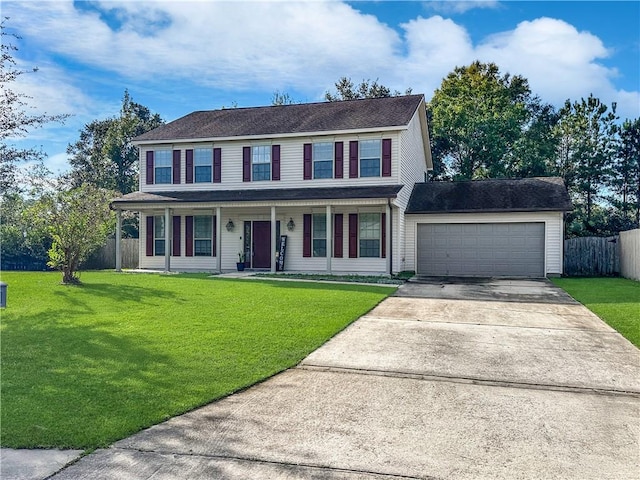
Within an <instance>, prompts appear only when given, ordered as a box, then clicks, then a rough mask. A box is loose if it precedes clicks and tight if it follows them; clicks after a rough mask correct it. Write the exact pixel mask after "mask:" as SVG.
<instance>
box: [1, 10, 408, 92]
mask: <svg viewBox="0 0 640 480" xmlns="http://www.w3.org/2000/svg"><path fill="white" fill-rule="evenodd" d="M99 5H100V6H101V8H102V9H104V11H105V12H107V13H108V14H114V13H115V12H117V15H118V18H119V19H120V21H122V22H124V23H122V26H121V28H120V29H119V30H116V31H114V30H112V29H110V28H109V27H108V26H107V25H106V24H105V23H104V22H103V21H102V20H101V19H100V16H99V15H98V13H96V12H93V11H91V12H86V11H84V12H81V11H78V10H76V9H75V8H74V7H73V5H72V4H71V3H70V2H56V3H52V4H47V8H46V11H44V12H43V10H45V9H43V8H42V5H39V4H38V3H37V2H32V3H22V4H20V6H21V9H20V10H21V13H22V14H23V15H22V16H20V15H19V18H18V23H19V28H20V30H21V31H24V34H25V35H29V36H34V37H37V38H40V39H43V40H44V39H46V42H47V48H48V49H51V50H53V51H55V52H56V53H59V54H62V55H65V56H67V57H69V58H72V59H74V60H76V61H78V62H82V63H83V64H88V65H92V66H95V67H99V68H102V69H106V70H109V71H113V72H116V73H118V74H120V75H123V76H125V77H129V78H135V79H138V80H140V79H148V80H149V81H151V82H153V81H154V78H155V77H156V76H158V75H161V76H163V77H164V78H167V77H168V78H174V79H189V80H190V81H195V82H196V83H200V84H204V85H211V86H214V87H218V88H229V89H242V88H255V87H256V86H258V87H265V88H266V87H269V88H270V87H272V86H273V85H274V82H277V83H278V84H279V85H281V86H286V85H296V86H303V85H305V84H306V85H313V84H314V83H316V84H317V79H318V78H321V79H324V78H327V77H329V78H336V76H339V75H344V74H351V75H354V76H367V75H370V72H371V71H372V70H378V69H381V68H383V67H386V65H387V64H386V63H385V60H387V59H389V58H391V57H393V55H394V52H395V50H396V49H397V48H399V46H400V44H399V37H398V34H397V33H396V32H395V31H394V30H393V29H391V28H390V27H387V26H385V25H384V24H382V23H380V22H379V21H378V20H377V19H376V18H375V17H373V16H370V15H363V14H361V13H360V12H358V11H357V10H355V9H353V8H352V7H350V6H348V5H346V4H344V3H340V2H330V3H324V2H306V3H277V2H257V3H254V2H251V3H245V2H242V3H232V2H208V3H201V2H184V3H183V2H157V3H155V4H150V3H147V2H145V3H136V2H102V3H100V4H99ZM150 12H153V13H150ZM149 15H151V17H153V18H166V19H170V21H167V22H165V24H164V25H163V26H161V27H158V28H159V30H156V31H155V32H153V33H149V30H150V29H149V28H147V27H148V26H149V23H148V22H147V21H146V20H147V19H148V18H149ZM33 16H36V17H38V21H37V22H33V21H31V20H29V19H31V18H32V17H33ZM12 21H13V20H12ZM142 23H144V24H145V25H146V26H147V27H145V28H142V29H141V28H140V25H141V24H142ZM140 31H143V32H144V34H141V33H140ZM345 66H348V67H349V72H345V71H344V69H345Z"/></svg>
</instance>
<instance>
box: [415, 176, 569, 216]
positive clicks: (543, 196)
mask: <svg viewBox="0 0 640 480" xmlns="http://www.w3.org/2000/svg"><path fill="white" fill-rule="evenodd" d="M571 210H573V205H572V204H571V200H570V199H569V193H568V192H567V188H566V187H565V185H564V182H563V181H562V178H559V177H536V178H521V179H491V180H470V181H462V182H428V183H417V184H415V186H414V188H413V191H412V192H411V198H410V199H409V205H408V206H407V211H406V213H483V212H533V211H561V212H567V211H571Z"/></svg>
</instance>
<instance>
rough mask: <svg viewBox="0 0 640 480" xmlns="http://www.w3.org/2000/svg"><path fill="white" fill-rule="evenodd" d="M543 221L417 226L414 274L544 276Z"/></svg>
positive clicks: (423, 224)
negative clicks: (415, 267) (415, 268)
mask: <svg viewBox="0 0 640 480" xmlns="http://www.w3.org/2000/svg"><path fill="white" fill-rule="evenodd" d="M544 239H545V224H544V223H543V222H517V223H516V222H513V223H421V224H418V225H417V252H418V258H417V273H418V274H420V275H435V276H441V275H446V276H449V275H451V276H482V277H495V276H517V277H544V274H545V268H544V258H545V255H544Z"/></svg>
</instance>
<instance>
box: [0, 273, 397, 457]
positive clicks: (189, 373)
mask: <svg viewBox="0 0 640 480" xmlns="http://www.w3.org/2000/svg"><path fill="white" fill-rule="evenodd" d="M60 279H61V276H60V274H59V273H39V272H3V274H2V281H4V282H6V283H7V284H8V301H7V305H8V306H7V308H6V309H5V310H2V311H1V313H0V315H1V319H0V328H1V330H0V335H1V337H0V338H1V342H2V344H1V352H0V357H1V358H0V360H1V362H2V363H1V365H2V372H1V373H2V377H1V380H2V383H1V391H0V395H1V398H0V401H1V405H2V408H1V412H0V417H1V418H0V419H1V424H0V425H1V429H0V440H1V445H2V446H3V447H14V448H19V447H58V448H81V449H92V448H96V447H101V446H106V445H108V444H110V443H112V442H114V441H116V440H118V439H120V438H123V437H126V436H128V435H130V434H132V433H134V432H136V431H139V430H140V429H143V428H145V427H148V426H150V425H153V424H156V423H159V422H161V421H163V420H166V419H168V418H170V417H172V416H175V415H177V414H180V413H183V412H186V411H188V410H191V409H193V408H195V407H197V406H199V405H203V404H206V403H208V402H211V401H212V400H214V399H217V398H220V397H222V396H225V395H228V394H230V393H232V392H234V391H236V390H239V389H242V388H244V387H247V386H248V385H251V384H254V383H256V382H258V381H260V380H263V379H265V378H268V377H270V376H272V375H274V374H275V373H277V372H280V371H282V370H284V369H286V368H289V367H291V366H294V365H296V364H297V363H298V362H299V361H300V360H302V359H303V358H304V357H305V356H306V355H307V354H309V353H310V352H311V351H313V350H315V349H316V348H317V347H319V346H320V345H322V344H323V343H324V342H326V341H327V340H328V339H329V338H331V337H332V336H333V335H335V334H336V333H337V332H339V331H340V330H342V329H343V328H344V327H346V326H347V325H348V324H349V323H351V322H352V321H353V320H355V319H356V318H358V317H359V316H360V315H362V314H364V313H365V312H367V311H368V310H370V309H371V308H372V307H373V306H375V305H376V304H377V303H379V302H380V301H381V300H382V299H383V298H385V297H386V296H387V295H389V294H390V293H392V292H393V291H394V289H392V288H388V287H382V286H379V287H378V286H363V285H335V284H331V285H327V284H317V283H300V282H281V281H248V280H225V279H216V278H208V277H206V276H205V275H166V276H165V275H150V274H117V273H113V272H86V273H83V274H82V277H81V280H82V282H83V285H81V286H71V287H69V286H62V285H60V284H59V282H60Z"/></svg>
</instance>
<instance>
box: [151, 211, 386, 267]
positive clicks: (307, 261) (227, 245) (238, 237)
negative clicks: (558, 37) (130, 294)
mask: <svg viewBox="0 0 640 480" xmlns="http://www.w3.org/2000/svg"><path fill="white" fill-rule="evenodd" d="M384 211H385V208H384V206H376V207H362V206H360V207H346V206H345V207H335V208H333V209H332V213H334V214H335V213H341V214H343V245H342V251H343V258H335V257H334V258H332V261H331V263H332V272H334V273H375V274H384V273H385V272H386V265H387V261H386V258H349V214H350V213H366V212H377V213H382V212H384ZM149 213H150V214H155V215H159V214H161V213H160V212H159V211H158V212H153V213H152V212H149ZM313 213H316V214H325V213H326V209H325V207H305V208H295V207H281V208H276V220H277V221H280V234H281V235H287V250H286V257H285V271H288V272H326V269H327V259H326V257H310V258H309V257H303V255H302V249H303V215H304V214H313ZM210 214H211V215H215V209H213V210H211V209H206V210H186V209H182V210H178V209H176V210H173V211H172V215H173V216H175V215H179V216H181V217H182V218H181V222H180V225H181V242H180V244H181V252H180V253H181V254H180V256H179V257H174V256H171V259H170V263H171V270H173V271H215V269H216V258H215V257H186V256H185V229H184V225H185V220H184V217H185V216H186V215H210ZM290 218H291V219H293V221H294V223H295V228H294V230H293V231H289V230H288V229H287V227H286V224H287V222H288V221H289V219H290ZM229 219H231V220H233V223H234V225H235V228H234V229H233V231H231V232H229V231H227V229H226V227H225V226H226V224H227V222H228V221H229ZM261 220H262V221H270V220H271V210H270V208H268V207H261V208H222V211H221V218H219V219H218V220H217V221H218V222H221V223H220V226H221V250H220V252H217V253H218V254H219V255H221V268H222V271H232V270H235V269H236V262H237V261H238V252H241V251H242V249H243V245H244V243H243V235H244V230H243V226H244V222H245V221H261ZM145 240H146V216H145V215H144V214H141V215H140V268H144V269H154V270H164V256H152V257H148V256H147V255H146V241H145ZM277 240H279V239H277ZM272 248H273V252H274V255H275V252H276V251H277V245H275V246H272ZM170 251H171V250H170Z"/></svg>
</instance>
